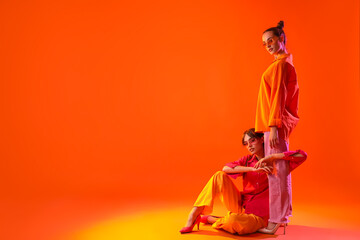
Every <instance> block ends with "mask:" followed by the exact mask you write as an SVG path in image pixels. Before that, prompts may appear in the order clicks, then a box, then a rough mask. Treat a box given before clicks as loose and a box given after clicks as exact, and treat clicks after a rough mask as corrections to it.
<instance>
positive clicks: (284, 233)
mask: <svg viewBox="0 0 360 240" xmlns="http://www.w3.org/2000/svg"><path fill="white" fill-rule="evenodd" d="M286 226H287V223H286V224H285V225H284V235H285V229H286Z"/></svg>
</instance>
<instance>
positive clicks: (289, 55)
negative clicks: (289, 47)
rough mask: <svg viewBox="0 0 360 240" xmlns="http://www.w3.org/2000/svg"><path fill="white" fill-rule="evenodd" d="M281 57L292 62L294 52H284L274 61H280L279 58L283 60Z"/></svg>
mask: <svg viewBox="0 0 360 240" xmlns="http://www.w3.org/2000/svg"><path fill="white" fill-rule="evenodd" d="M281 59H285V60H287V61H288V62H290V63H292V59H293V57H292V54H291V53H288V54H283V55H281V56H280V57H278V58H277V59H275V60H274V62H276V61H279V60H281Z"/></svg>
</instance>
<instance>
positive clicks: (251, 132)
mask: <svg viewBox="0 0 360 240" xmlns="http://www.w3.org/2000/svg"><path fill="white" fill-rule="evenodd" d="M246 135H248V136H249V137H251V138H257V139H260V138H262V137H263V136H264V134H263V133H259V132H255V128H250V129H248V130H246V131H245V132H244V134H243V136H242V144H243V145H245V143H244V138H245V136H246Z"/></svg>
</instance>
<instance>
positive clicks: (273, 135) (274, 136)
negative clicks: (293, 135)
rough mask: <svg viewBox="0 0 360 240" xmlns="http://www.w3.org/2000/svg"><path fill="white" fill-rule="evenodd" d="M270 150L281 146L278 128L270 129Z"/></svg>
mask: <svg viewBox="0 0 360 240" xmlns="http://www.w3.org/2000/svg"><path fill="white" fill-rule="evenodd" d="M269 142H270V148H276V147H277V145H279V133H278V129H277V127H270V135H269Z"/></svg>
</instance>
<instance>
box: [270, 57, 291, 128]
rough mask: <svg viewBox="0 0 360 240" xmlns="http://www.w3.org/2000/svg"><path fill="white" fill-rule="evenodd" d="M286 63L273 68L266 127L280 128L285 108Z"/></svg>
mask: <svg viewBox="0 0 360 240" xmlns="http://www.w3.org/2000/svg"><path fill="white" fill-rule="evenodd" d="M286 75H287V71H286V62H280V63H278V64H276V65H275V66H274V70H273V73H272V82H271V83H270V84H271V93H270V114H269V122H268V126H269V127H271V126H276V127H278V128H280V127H281V123H282V122H281V116H282V112H283V110H284V107H285V99H286V91H285V79H286Z"/></svg>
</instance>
